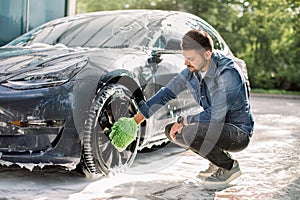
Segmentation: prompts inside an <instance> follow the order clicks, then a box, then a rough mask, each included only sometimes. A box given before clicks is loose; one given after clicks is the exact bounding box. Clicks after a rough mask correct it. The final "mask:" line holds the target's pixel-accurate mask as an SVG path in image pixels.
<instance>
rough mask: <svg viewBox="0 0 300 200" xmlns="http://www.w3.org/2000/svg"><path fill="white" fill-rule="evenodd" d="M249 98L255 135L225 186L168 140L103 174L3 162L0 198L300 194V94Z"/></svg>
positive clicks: (288, 196)
mask: <svg viewBox="0 0 300 200" xmlns="http://www.w3.org/2000/svg"><path fill="white" fill-rule="evenodd" d="M250 102H251V106H252V111H253V115H254V120H255V129H254V135H253V137H252V139H251V142H250V144H249V146H248V147H247V149H245V150H243V151H241V152H236V153H233V154H232V156H233V157H234V158H236V159H237V160H238V161H239V163H240V168H241V170H242V172H243V174H242V176H241V177H239V178H238V179H237V180H235V181H233V182H232V183H231V184H230V185H229V186H228V187H226V188H223V189H218V190H216V189H209V188H205V187H203V185H202V184H201V181H199V180H197V179H195V176H196V174H197V173H198V171H200V170H202V169H205V168H206V167H207V165H208V162H207V161H206V160H205V159H203V158H201V157H199V156H198V155H196V154H194V153H193V152H191V151H186V150H183V149H181V148H178V147H177V146H174V145H172V144H168V145H166V146H165V147H163V148H160V149H154V150H153V151H152V152H142V153H139V154H138V156H137V158H136V161H135V163H134V164H133V166H132V167H131V168H129V169H124V170H123V171H120V172H115V173H113V174H111V175H109V176H106V177H100V178H99V177H95V178H84V177H82V176H80V175H78V174H77V173H75V172H73V171H71V172H69V171H64V170H60V169H56V168H50V169H41V170H40V169H36V170H33V171H29V170H27V169H20V167H16V166H10V167H0V199H1V200H3V199H36V200H46V199H47V200H48V199H75V200H78V199H122V200H123V199H131V200H132V199H142V200H144V199H146V200H147V199H149V200H156V199H157V200H160V199H174V200H175V199H184V200H194V199H195V200H196V199H199V200H202V199H217V200H224V199H234V200H235V199H255V200H256V199H262V200H266V199H267V200H268V199H278V200H279V199H280V200H281V199H292V200H294V199H300V167H299V164H300V148H299V147H300V140H299V139H300V123H299V122H300V98H299V97H298V96H270V95H255V94H253V95H251V99H250Z"/></svg>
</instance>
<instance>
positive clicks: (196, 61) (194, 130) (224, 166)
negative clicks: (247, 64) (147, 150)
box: [134, 30, 254, 185]
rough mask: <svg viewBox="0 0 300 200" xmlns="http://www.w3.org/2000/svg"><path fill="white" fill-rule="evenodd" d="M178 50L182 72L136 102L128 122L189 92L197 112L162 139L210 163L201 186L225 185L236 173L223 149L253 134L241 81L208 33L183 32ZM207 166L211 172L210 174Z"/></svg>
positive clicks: (236, 146)
mask: <svg viewBox="0 0 300 200" xmlns="http://www.w3.org/2000/svg"><path fill="white" fill-rule="evenodd" d="M181 46H182V50H183V56H184V57H185V65H186V66H187V68H186V69H184V70H183V71H181V72H180V73H179V74H178V75H177V76H176V77H174V78H173V79H172V80H171V81H170V82H169V83H168V84H167V85H166V87H163V88H162V89H161V90H159V91H158V92H157V93H156V94H155V95H154V96H153V97H151V98H150V99H149V100H148V101H147V102H142V103H141V104H140V105H139V111H140V112H139V113H137V114H136V115H135V116H134V120H135V121H136V123H137V124H140V123H141V122H142V121H144V120H145V118H149V117H150V116H151V115H152V114H153V113H154V112H156V111H157V110H158V109H159V108H160V107H161V106H163V105H165V104H166V103H167V102H168V101H170V100H171V99H174V98H176V95H177V94H179V93H180V92H182V91H184V90H186V89H189V90H190V91H191V92H192V93H193V96H194V98H195V100H196V101H197V102H198V103H199V105H201V106H202V107H203V111H202V112H200V113H198V114H193V115H186V116H180V117H179V118H178V119H177V122H176V123H174V124H173V125H172V126H171V127H167V128H166V130H167V136H168V138H169V139H170V140H171V141H172V142H174V143H176V144H179V145H180V146H183V147H186V148H188V149H191V150H192V151H194V152H195V153H197V154H199V155H200V156H202V157H204V158H206V159H208V160H209V161H210V162H211V163H212V164H211V165H210V168H209V169H208V170H207V171H204V172H201V173H199V175H198V177H202V178H204V183H206V184H208V185H209V184H211V185H219V184H221V185H222V184H227V183H229V182H230V181H232V180H234V179H235V178H237V177H239V176H240V175H241V171H240V168H239V163H238V161H237V160H234V159H232V158H231V157H230V156H229V154H228V153H227V151H240V150H242V149H244V148H246V147H247V146H248V144H249V141H250V137H251V135H252V132H253V125H254V121H253V117H252V114H251V111H250V105H249V99H248V96H247V94H248V93H247V85H246V80H245V78H244V75H243V73H242V72H241V70H240V69H239V67H238V66H237V65H236V64H235V63H234V62H233V60H232V59H230V58H228V57H226V56H225V55H222V54H221V53H219V52H217V51H213V41H212V39H211V38H210V36H209V35H208V33H206V32H204V31H202V30H192V31H189V32H188V33H186V34H185V35H184V37H183V38H182V43H181ZM212 166H215V167H214V168H215V170H214V171H210V170H211V169H212Z"/></svg>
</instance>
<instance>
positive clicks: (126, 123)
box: [109, 117, 137, 152]
mask: <svg viewBox="0 0 300 200" xmlns="http://www.w3.org/2000/svg"><path fill="white" fill-rule="evenodd" d="M136 132H137V124H136V122H135V121H134V119H133V118H126V117H121V118H120V119H118V121H116V122H115V123H114V124H113V126H112V128H111V132H110V134H109V138H110V139H111V143H112V144H113V145H114V146H115V147H116V148H117V149H118V151H120V152H122V151H124V150H125V149H126V147H127V146H128V145H129V144H130V143H131V142H133V141H134V140H135V138H136Z"/></svg>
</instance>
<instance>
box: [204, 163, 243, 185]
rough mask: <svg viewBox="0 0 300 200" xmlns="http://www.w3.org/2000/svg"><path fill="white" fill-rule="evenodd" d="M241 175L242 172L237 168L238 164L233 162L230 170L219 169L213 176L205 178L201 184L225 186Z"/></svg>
mask: <svg viewBox="0 0 300 200" xmlns="http://www.w3.org/2000/svg"><path fill="white" fill-rule="evenodd" d="M241 175H242V172H241V170H240V167H239V163H238V162H237V161H236V160H235V161H234V163H233V167H232V168H231V169H230V170H227V169H224V168H221V167H220V168H219V169H218V170H217V171H216V172H215V173H214V174H212V175H211V176H210V177H207V178H206V179H205V180H204V181H203V184H205V185H207V186H226V185H227V184H228V183H229V182H231V181H233V180H234V179H236V178H238V177H239V176H241Z"/></svg>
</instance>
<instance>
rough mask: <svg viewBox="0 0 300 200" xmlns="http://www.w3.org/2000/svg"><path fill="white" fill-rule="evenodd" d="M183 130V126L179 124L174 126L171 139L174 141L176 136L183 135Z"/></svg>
mask: <svg viewBox="0 0 300 200" xmlns="http://www.w3.org/2000/svg"><path fill="white" fill-rule="evenodd" d="M182 128H183V127H182V125H181V124H179V123H177V122H176V123H174V124H173V126H172V127H171V130H170V137H171V138H172V140H174V141H175V140H176V134H177V133H181V130H182Z"/></svg>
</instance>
